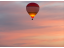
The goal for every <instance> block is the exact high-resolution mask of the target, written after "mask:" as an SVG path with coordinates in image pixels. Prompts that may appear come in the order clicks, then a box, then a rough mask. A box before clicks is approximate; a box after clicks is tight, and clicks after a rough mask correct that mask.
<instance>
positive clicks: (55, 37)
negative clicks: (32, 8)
mask: <svg viewBox="0 0 64 48" xmlns="http://www.w3.org/2000/svg"><path fill="white" fill-rule="evenodd" d="M30 2H31V1H13V2H12V1H8V2H6V1H4V2H2V1H0V47H64V2H61V1H34V2H35V3H37V4H39V6H40V10H39V12H38V14H37V15H36V16H35V17H34V20H31V17H30V16H29V15H28V13H27V11H26V5H27V4H28V3H30Z"/></svg>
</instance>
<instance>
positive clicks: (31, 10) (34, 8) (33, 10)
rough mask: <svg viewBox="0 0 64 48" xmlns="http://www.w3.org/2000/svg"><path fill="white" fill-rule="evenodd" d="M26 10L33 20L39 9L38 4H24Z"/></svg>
mask: <svg viewBox="0 0 64 48" xmlns="http://www.w3.org/2000/svg"><path fill="white" fill-rule="evenodd" d="M26 10H27V12H28V14H29V15H30V16H31V18H32V20H33V18H34V17H35V15H36V14H37V13H38V11H39V5H38V4H37V3H29V4H28V5H27V6H26Z"/></svg>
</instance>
